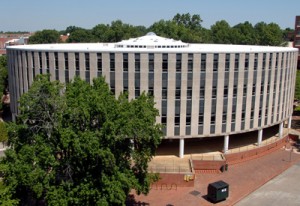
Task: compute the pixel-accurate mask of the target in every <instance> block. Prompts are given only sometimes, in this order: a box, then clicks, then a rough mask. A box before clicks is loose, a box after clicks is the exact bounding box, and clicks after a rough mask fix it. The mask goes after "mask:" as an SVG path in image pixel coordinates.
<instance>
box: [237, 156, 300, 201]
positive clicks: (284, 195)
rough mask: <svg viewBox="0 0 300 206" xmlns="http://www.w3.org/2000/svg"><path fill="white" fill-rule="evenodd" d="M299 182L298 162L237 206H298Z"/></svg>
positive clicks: (299, 163) (299, 170)
mask: <svg viewBox="0 0 300 206" xmlns="http://www.w3.org/2000/svg"><path fill="white" fill-rule="evenodd" d="M299 180H300V162H298V163H297V164H295V165H293V166H292V167H291V168H289V169H288V170H286V171H285V172H283V173H282V174H280V175H278V176H277V177H276V178H274V179H273V180H271V181H269V182H268V183H266V184H265V185H263V186H262V187H260V188H259V189H258V190H256V191H255V192H253V193H251V194H250V195H249V196H247V197H246V198H245V199H243V200H242V201H240V202H239V203H238V204H237V206H252V205H253V206H258V205H272V206H282V205H289V206H292V205H295V206H296V205H297V206H298V205H300V187H299Z"/></svg>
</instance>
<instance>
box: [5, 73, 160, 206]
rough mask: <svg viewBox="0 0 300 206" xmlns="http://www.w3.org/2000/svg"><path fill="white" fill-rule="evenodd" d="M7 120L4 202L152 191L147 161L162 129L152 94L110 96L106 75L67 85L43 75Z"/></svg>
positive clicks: (80, 201)
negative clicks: (13, 120) (12, 120)
mask: <svg viewBox="0 0 300 206" xmlns="http://www.w3.org/2000/svg"><path fill="white" fill-rule="evenodd" d="M20 111H21V113H20V115H19V116H18V119H17V122H16V123H10V124H9V126H8V133H9V145H10V148H9V149H8V150H7V151H6V157H5V158H4V160H3V161H2V162H1V169H2V172H3V174H4V184H5V185H6V187H5V190H3V191H0V203H1V204H4V203H6V204H11V205H14V204H17V203H20V202H21V203H22V204H23V205H39V204H42V203H46V204H48V205H124V203H125V199H126V197H127V195H128V194H129V192H130V191H131V189H135V190H136V191H137V192H138V193H144V194H147V193H148V192H149V185H150V182H151V181H152V180H153V178H154V177H152V176H151V175H149V174H148V173H147V163H148V162H149V161H150V160H151V158H152V156H153V155H154V153H155V149H156V147H157V146H158V145H159V143H160V140H161V137H162V132H161V126H160V125H158V124H156V122H155V119H156V116H157V115H158V111H157V110H156V109H155V108H154V100H153V97H151V96H148V95H146V94H145V93H143V94H142V95H141V96H140V97H139V98H137V99H135V100H131V101H129V100H128V97H127V95H126V94H121V95H120V96H119V98H118V99H116V98H115V97H114V95H112V94H111V92H110V90H109V87H108V85H107V84H106V83H105V80H104V78H98V79H94V80H93V84H92V85H90V84H88V83H86V82H85V81H83V80H81V79H79V78H75V79H74V81H72V82H71V83H69V84H68V85H67V86H66V87H65V86H64V85H62V84H61V83H58V82H57V81H55V82H50V81H49V80H48V77H47V76H38V78H37V80H36V81H35V82H34V83H33V85H32V86H31V88H30V89H29V91H28V93H25V94H24V95H23V96H22V97H21V99H20Z"/></svg>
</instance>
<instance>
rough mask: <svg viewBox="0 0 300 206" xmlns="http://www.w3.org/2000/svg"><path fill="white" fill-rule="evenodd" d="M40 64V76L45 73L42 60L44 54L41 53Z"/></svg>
mask: <svg viewBox="0 0 300 206" xmlns="http://www.w3.org/2000/svg"><path fill="white" fill-rule="evenodd" d="M39 63H40V74H42V73H43V59H42V52H39Z"/></svg>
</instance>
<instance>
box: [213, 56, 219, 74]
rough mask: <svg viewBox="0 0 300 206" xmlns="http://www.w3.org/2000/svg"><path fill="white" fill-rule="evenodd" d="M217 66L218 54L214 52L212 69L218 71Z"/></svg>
mask: <svg viewBox="0 0 300 206" xmlns="http://www.w3.org/2000/svg"><path fill="white" fill-rule="evenodd" d="M218 67H219V54H214V62H213V71H218Z"/></svg>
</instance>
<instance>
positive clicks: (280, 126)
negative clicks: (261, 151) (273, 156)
mask: <svg viewBox="0 0 300 206" xmlns="http://www.w3.org/2000/svg"><path fill="white" fill-rule="evenodd" d="M282 137H283V122H281V123H280V124H279V139H281V138H282Z"/></svg>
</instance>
